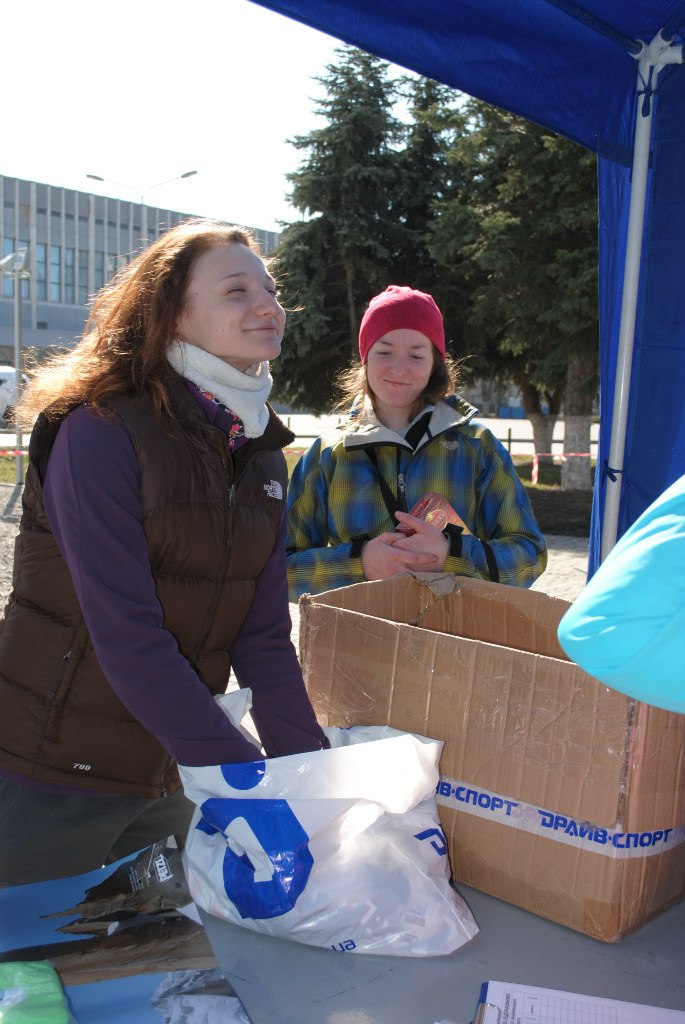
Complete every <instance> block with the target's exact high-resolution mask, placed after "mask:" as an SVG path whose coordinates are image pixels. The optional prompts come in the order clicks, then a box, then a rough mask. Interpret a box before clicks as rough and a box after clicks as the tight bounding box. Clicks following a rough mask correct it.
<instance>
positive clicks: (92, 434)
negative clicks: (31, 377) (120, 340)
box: [44, 406, 285, 765]
mask: <svg viewBox="0 0 685 1024" xmlns="http://www.w3.org/2000/svg"><path fill="white" fill-rule="evenodd" d="M44 499H45V509H46V512H47V515H48V519H49V521H50V526H51V528H52V531H53V533H54V536H55V540H56V541H57V544H58V546H59V549H60V551H61V552H62V555H63V557H64V558H65V560H66V563H67V565H68V566H69V570H70V572H71V576H72V579H73V581H74V586H75V588H76V593H77V595H78V599H79V602H80V605H81V609H82V611H83V616H84V618H85V621H86V625H87V627H88V631H89V633H90V636H91V639H92V641H93V647H94V648H95V653H96V655H97V658H98V661H99V662H100V665H101V667H102V670H103V672H104V673H105V675H106V677H107V679H108V681H109V683H110V685H111V687H112V689H113V690H115V692H116V693H117V695H118V697H119V698H120V700H121V701H122V702H123V703H124V704H125V705H126V707H127V708H128V709H129V711H131V713H132V714H133V715H135V717H136V718H137V719H138V720H139V721H140V722H141V723H142V724H143V725H144V726H145V728H146V729H149V731H150V732H152V733H154V734H155V735H156V736H157V737H158V739H159V741H160V742H161V743H162V745H163V746H164V747H165V748H166V750H168V752H169V753H170V754H171V756H172V757H174V758H176V760H178V761H179V762H180V763H181V764H187V765H204V764H222V763H229V764H230V763H235V762H238V761H254V760H256V759H259V758H261V756H262V755H261V753H260V752H259V751H258V750H257V748H256V747H255V746H253V745H252V744H250V743H249V742H248V741H247V740H245V739H244V738H243V737H242V736H241V735H240V733H239V732H238V731H237V730H236V729H235V728H234V727H233V726H232V725H231V723H230V722H229V720H228V718H227V717H226V716H225V715H224V713H223V711H222V710H221V709H220V708H219V706H218V705H217V704H216V702H215V700H214V698H213V697H212V695H211V694H210V692H209V691H208V690H207V689H206V687H205V686H204V685H203V683H202V682H201V680H200V679H199V677H198V676H197V674H196V672H195V671H194V669H193V667H192V666H191V665H190V663H189V662H188V661H187V659H186V658H184V657H183V655H182V654H180V653H179V650H178V644H177V642H176V640H175V638H174V636H173V635H172V634H171V633H170V632H169V631H168V630H166V629H164V627H163V617H162V609H161V606H160V604H159V601H158V599H157V594H156V588H155V581H154V577H153V575H152V571H151V568H150V563H149V560H148V549H147V540H146V538H145V533H144V531H143V527H142V523H141V508H140V499H139V480H138V462H137V459H136V455H135V452H134V449H133V445H132V442H131V439H130V437H129V436H128V433H127V432H126V430H125V428H124V427H123V425H122V424H121V422H120V421H118V420H114V421H113V420H111V419H104V418H103V417H101V416H99V415H98V414H96V413H94V412H93V411H92V410H89V409H88V408H86V407H85V406H82V407H80V408H78V409H76V410H74V412H72V413H70V415H69V416H68V417H67V418H66V419H65V421H64V422H63V423H62V425H61V427H60V429H59V432H58V434H57V439H56V441H55V445H54V448H53V450H52V452H51V455H50V460H49V463H48V469H47V472H46V478H45V486H44ZM284 572H285V571H284Z"/></svg>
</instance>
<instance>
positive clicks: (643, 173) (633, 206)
mask: <svg viewBox="0 0 685 1024" xmlns="http://www.w3.org/2000/svg"><path fill="white" fill-rule="evenodd" d="M682 60H683V48H682V46H671V45H670V41H668V42H667V41H665V40H664V39H663V38H662V36H661V34H660V33H659V34H658V35H656V36H655V37H654V39H653V40H652V42H651V43H650V44H649V46H645V47H644V48H643V51H642V54H641V56H640V59H639V65H638V73H637V93H638V103H637V112H636V115H635V142H634V146H633V173H632V182H631V189H630V207H629V212H628V239H627V243H626V260H625V268H624V272H623V296H622V300H621V321H620V327H619V334H618V354H617V362H616V379H615V384H614V408H613V413H612V418H611V437H610V443H609V470H608V472H607V477H606V494H605V498H604V518H603V522H602V552H601V558H602V561H603V560H604V559H605V558H606V556H607V555H608V554H609V552H610V551H611V549H612V548H613V546H614V544H615V543H616V539H617V536H618V514H619V508H620V503H621V483H622V480H621V476H622V472H623V458H624V454H625V442H626V424H627V421H628V399H629V397H630V375H631V369H632V363H633V344H634V341H635V318H636V312H637V297H638V288H639V283H640V260H641V256H642V236H643V231H644V218H645V197H646V193H647V172H648V168H649V148H650V141H651V133H652V113H653V107H654V104H653V96H652V93H653V92H654V91H655V90H656V84H657V79H658V76H659V72H660V71H661V70H662V68H664V67H665V66H666V65H667V64H681V63H682ZM641 94H643V98H642V100H641V99H640V96H641Z"/></svg>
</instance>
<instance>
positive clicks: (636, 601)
mask: <svg viewBox="0 0 685 1024" xmlns="http://www.w3.org/2000/svg"><path fill="white" fill-rule="evenodd" d="M559 642H560V644H561V646H562V647H563V649H564V651H565V652H566V654H568V656H569V658H571V660H572V661H575V662H576V663H577V664H578V665H580V667H581V668H583V669H585V671H586V672H588V673H589V674H590V675H591V676H594V677H595V678H596V679H599V681H600V682H602V683H605V684H606V685H607V686H610V687H611V688H612V689H614V690H619V691H620V692H621V693H625V694H628V696H630V697H635V698H637V700H641V701H644V702H645V703H647V704H654V705H656V706H657V707H660V708H665V709H666V710H668V711H678V712H680V713H681V714H683V713H685V476H681V477H680V479H679V480H676V482H675V483H674V484H672V486H671V487H669V488H668V489H667V490H666V491H664V493H663V494H662V495H661V496H660V497H659V498H657V500H656V501H655V502H654V503H653V504H652V505H650V506H649V508H648V509H646V510H645V511H644V512H643V513H642V515H641V516H640V517H639V518H638V519H637V520H636V521H635V522H634V523H633V525H632V526H631V527H630V528H629V529H628V530H627V531H626V533H624V534H623V536H622V537H621V539H620V540H619V541H618V543H617V544H616V546H615V547H614V548H613V549H612V550H611V551H610V552H609V554H608V555H607V557H606V559H605V561H604V562H603V563H602V565H601V566H600V567H599V569H598V570H597V572H596V573H595V575H594V576H593V577H592V579H591V580H590V582H589V583H588V585H587V586H586V587H585V589H584V590H583V592H582V593H581V594H580V596H579V597H578V599H577V600H576V601H575V603H574V604H573V605H571V607H570V608H569V610H568V611H567V612H566V614H565V615H564V617H563V619H562V620H561V622H560V624H559Z"/></svg>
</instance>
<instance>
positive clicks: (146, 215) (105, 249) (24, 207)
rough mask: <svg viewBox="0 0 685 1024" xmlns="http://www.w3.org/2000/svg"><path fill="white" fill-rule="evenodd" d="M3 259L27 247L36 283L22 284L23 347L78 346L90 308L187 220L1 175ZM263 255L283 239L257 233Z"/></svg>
mask: <svg viewBox="0 0 685 1024" xmlns="http://www.w3.org/2000/svg"><path fill="white" fill-rule="evenodd" d="M0 203H1V206H2V219H1V220H0V232H1V233H0V247H1V249H0V253H1V255H3V256H4V255H6V254H8V253H11V252H16V251H17V250H18V249H21V248H23V247H24V246H28V247H29V263H28V269H29V271H30V276H29V277H28V278H26V279H24V280H23V281H22V282H21V289H22V301H21V308H22V347H23V348H24V349H28V348H31V349H46V348H49V347H50V346H55V345H58V346H64V345H70V344H73V343H74V342H75V341H76V340H77V339H78V338H79V336H80V334H81V332H82V331H83V327H84V324H85V322H86V319H87V316H88V301H89V298H90V297H92V296H93V295H94V294H95V292H97V291H98V289H100V288H101V287H102V285H103V284H105V282H106V281H107V280H109V278H110V277H111V276H112V274H113V273H114V272H115V271H116V270H118V269H119V267H121V266H124V265H125V264H126V263H128V262H129V261H130V260H131V259H132V258H133V257H134V256H135V255H136V254H137V253H138V252H140V250H141V248H144V246H145V245H146V244H148V243H149V242H152V241H154V240H155V239H156V238H158V237H159V235H161V234H163V233H164V232H165V231H166V230H168V228H170V227H173V226H174V225H175V224H178V223H180V222H181V221H182V220H185V219H186V218H187V217H191V216H194V215H193V214H189V213H179V212H177V211H175V210H164V209H160V208H158V207H154V206H146V205H144V204H142V203H140V202H130V201H127V200H122V199H110V198H109V197H106V196H98V195H94V194H92V193H90V192H79V191H75V190H74V189H68V188H59V187H57V186H55V185H46V184H42V183H41V182H36V181H24V180H22V179H20V178H10V177H5V176H3V175H0ZM253 230H254V233H255V235H256V237H257V239H258V240H259V243H260V245H261V246H262V249H263V251H264V252H270V251H271V250H273V249H274V248H275V247H276V245H277V243H278V238H279V235H278V232H275V231H262V230H260V229H253ZM15 305H16V304H15V301H14V280H13V278H12V277H9V276H7V275H4V276H3V277H2V278H0V363H12V364H13V363H14V351H15V341H14V313H15Z"/></svg>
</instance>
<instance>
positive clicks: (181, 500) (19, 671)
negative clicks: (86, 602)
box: [0, 377, 293, 797]
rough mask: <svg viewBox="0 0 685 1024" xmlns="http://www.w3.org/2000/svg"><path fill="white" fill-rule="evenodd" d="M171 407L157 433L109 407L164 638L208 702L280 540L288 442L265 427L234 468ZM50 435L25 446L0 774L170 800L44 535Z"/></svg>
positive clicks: (36, 435) (167, 765) (125, 403)
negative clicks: (136, 496) (125, 456)
mask: <svg viewBox="0 0 685 1024" xmlns="http://www.w3.org/2000/svg"><path fill="white" fill-rule="evenodd" d="M170 395H171V398H172V404H173V406H174V412H175V413H176V415H177V416H178V419H177V420H176V421H174V420H172V419H171V418H169V417H164V418H163V420H162V421H161V422H159V421H158V420H157V419H156V417H155V416H154V413H153V410H152V406H151V402H150V401H149V399H148V398H146V397H145V398H133V397H129V398H121V399H117V400H116V401H114V402H112V403H111V404H112V406H113V407H114V408H115V410H116V412H117V414H118V416H119V417H120V419H121V420H122V421H123V423H124V425H125V427H126V429H127V430H128V432H129V435H130V437H131V439H132V441H133V445H134V447H135V451H136V454H137V457H138V462H139V465H140V481H141V484H140V500H141V506H142V513H143V527H144V530H145V534H146V537H147V541H148V548H149V556H150V564H151V566H152V571H153V574H154V577H155V581H156V584H157V595H158V597H159V600H160V603H161V605H162V609H163V612H164V626H165V627H166V628H167V629H169V630H170V631H171V632H172V633H173V634H174V636H175V637H176V639H177V641H178V645H179V649H180V650H181V652H182V653H183V654H184V655H185V657H186V658H188V660H189V661H190V662H191V663H192V665H193V666H194V667H195V669H196V671H197V673H198V675H199V676H200V678H201V679H202V681H203V682H204V684H205V686H207V688H208V689H209V690H210V692H211V693H214V694H217V693H223V692H224V691H225V689H226V685H227V682H228V677H229V673H230V667H231V666H230V654H229V651H230V647H231V644H232V642H233V640H234V639H235V637H236V636H237V634H238V632H239V631H240V628H241V626H242V623H243V622H244V620H245V617H246V615H247V613H248V611H249V608H250V605H251V603H252V598H253V595H254V589H255V579H256V577H257V576H258V575H259V573H260V572H261V570H262V568H263V567H264V565H265V563H266V561H267V559H268V558H269V556H270V554H271V552H272V551H273V547H274V543H275V540H276V536H277V533H278V529H279V524H280V518H281V513H282V509H283V501H284V500H285V494H286V486H287V470H286V465H285V459H284V457H283V453H282V451H281V448H282V447H283V446H284V445H285V444H288V443H289V442H290V441H291V440H292V438H293V435H292V434H291V433H290V432H289V431H288V430H287V429H286V428H285V427H284V425H283V424H282V423H281V421H280V420H279V419H278V418H277V417H276V416H275V414H273V413H271V417H270V420H269V424H268V426H267V429H266V431H265V433H264V435H263V436H262V437H260V438H256V439H253V440H250V441H248V442H246V443H245V444H244V445H243V446H242V447H241V448H239V449H238V451H237V452H236V453H235V456H233V457H232V456H231V455H230V454H229V452H228V447H227V443H226V437H225V435H224V434H223V433H222V432H221V431H220V430H218V429H217V428H215V427H212V426H211V425H210V424H209V423H208V422H207V419H206V417H205V415H204V413H203V412H202V409H201V408H200V406H199V405H198V403H197V402H196V401H195V400H194V399H193V397H192V396H191V395H190V394H189V393H188V391H187V389H186V387H185V385H184V384H183V383H182V382H181V379H180V378H177V377H174V379H173V381H172V383H171V385H170ZM58 428H59V423H56V422H54V421H53V422H50V421H48V420H46V419H45V417H42V416H41V417H39V419H38V421H37V423H36V426H35V428H34V430H33V433H32V436H31V445H30V451H29V469H28V473H27V479H26V485H25V488H24V495H23V506H24V510H23V515H22V519H21V525H20V533H19V536H18V538H17V541H16V547H15V558H14V575H13V589H12V593H11V595H10V599H9V602H8V605H7V608H6V609H5V617H4V620H3V621H2V623H0V765H2V766H4V767H5V768H7V769H9V770H10V771H12V772H16V773H17V774H19V775H22V776H24V777H28V778H32V779H36V780H41V781H45V782H50V783H58V784H62V785H71V786H77V787H79V788H82V789H88V788H90V789H94V790H100V791H107V792H113V793H127V794H135V795H138V796H145V797H157V796H160V795H164V794H167V793H168V794H170V793H172V792H174V791H175V790H176V789H177V788H178V785H179V780H178V773H177V771H176V768H175V765H174V764H173V762H172V761H171V759H170V757H169V755H168V754H167V752H166V751H165V750H164V748H163V747H162V746H161V744H160V743H159V741H158V740H157V739H156V737H155V736H153V735H152V734H151V733H150V732H148V731H147V730H146V729H145V728H144V727H143V726H142V725H141V724H140V723H139V722H138V721H137V720H136V719H135V718H133V716H132V715H131V714H130V712H129V711H128V710H127V709H126V707H125V706H124V705H123V704H122V703H121V701H120V700H119V698H118V697H117V696H116V694H115V693H114V691H113V690H112V688H111V687H110V686H109V684H108V682H107V680H106V678H105V676H104V674H103V672H102V670H101V668H100V666H99V664H98V661H97V658H96V656H95V653H94V651H93V647H92V644H91V642H90V638H89V635H88V631H87V629H86V626H85V623H84V620H83V616H82V614H81V609H80V606H79V602H78V599H77V596H76V593H75V591H74V587H73V584H72V581H71V575H70V573H69V569H68V568H67V565H66V563H65V562H64V559H63V558H62V556H61V554H60V552H59V549H58V547H57V544H56V543H55V540H54V537H53V535H52V533H51V531H50V526H49V523H48V520H47V517H46V514H45V509H44V506H43V497H42V480H43V478H44V473H45V468H46V466H47V461H48V458H49V455H50V451H51V448H52V444H53V442H54V439H55V436H56V433H57V430H58ZM123 642H125V638H124V640H123ZM84 763H87V764H89V765H91V768H89V769H88V770H87V771H84V770H83V767H82V766H83V764H84Z"/></svg>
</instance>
